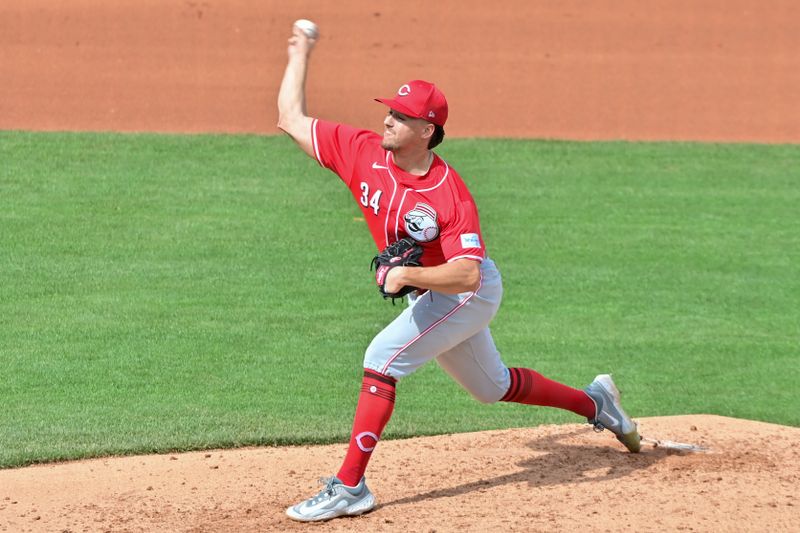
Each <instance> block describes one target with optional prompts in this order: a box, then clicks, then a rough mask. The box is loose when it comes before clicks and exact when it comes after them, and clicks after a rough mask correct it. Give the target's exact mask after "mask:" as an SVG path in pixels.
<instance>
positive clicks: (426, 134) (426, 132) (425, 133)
mask: <svg viewBox="0 0 800 533" xmlns="http://www.w3.org/2000/svg"><path fill="white" fill-rule="evenodd" d="M434 131H436V126H434V125H433V124H431V123H430V122H427V123H425V127H424V128H423V129H422V138H423V139H425V140H429V139H430V138H431V137H432V136H433V132H434Z"/></svg>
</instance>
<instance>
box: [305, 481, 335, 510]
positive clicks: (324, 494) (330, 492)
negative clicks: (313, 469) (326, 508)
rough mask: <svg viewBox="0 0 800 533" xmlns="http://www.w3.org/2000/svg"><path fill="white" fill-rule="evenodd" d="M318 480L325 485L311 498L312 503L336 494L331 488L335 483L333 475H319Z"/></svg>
mask: <svg viewBox="0 0 800 533" xmlns="http://www.w3.org/2000/svg"><path fill="white" fill-rule="evenodd" d="M319 482H320V483H321V484H322V485H325V488H324V489H322V490H321V491H320V493H319V494H317V495H316V496H314V497H313V498H312V499H311V500H312V503H311V504H312V505H314V504H316V503H319V502H321V501H322V500H324V499H331V498H332V497H333V496H335V495H336V491H335V490H334V488H333V487H334V486H335V485H336V478H335V477H321V478H319Z"/></svg>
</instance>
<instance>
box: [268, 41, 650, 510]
mask: <svg viewBox="0 0 800 533" xmlns="http://www.w3.org/2000/svg"><path fill="white" fill-rule="evenodd" d="M315 42H316V40H315V39H314V38H310V37H308V36H307V35H306V34H304V33H303V32H302V31H300V30H299V29H298V28H297V27H296V26H295V27H294V28H293V32H292V36H291V38H290V39H289V46H288V56H289V57H288V65H287V67H286V71H285V74H284V77H283V80H282V83H281V87H280V91H279V95H278V109H279V114H280V118H279V122H278V127H279V128H280V129H281V130H283V131H284V132H286V133H287V134H288V135H290V136H291V137H292V139H293V140H294V141H295V142H296V143H297V144H298V145H299V147H300V148H301V149H302V150H303V151H304V152H305V153H306V154H308V155H309V156H311V157H313V158H314V159H315V160H316V161H317V162H318V163H319V164H320V165H321V166H323V167H325V168H327V169H329V170H331V171H333V172H334V173H336V174H337V175H338V176H339V178H341V180H342V181H343V182H344V184H345V185H346V186H347V187H348V188H349V190H350V192H351V193H352V195H353V197H354V199H355V200H356V202H357V204H358V206H359V207H360V209H361V213H362V214H363V216H364V219H365V220H366V222H367V226H368V227H369V231H370V233H371V234H372V237H373V239H374V240H375V243H376V245H377V247H378V249H379V250H380V249H383V248H385V247H387V246H389V245H390V244H392V243H394V242H396V241H399V240H401V239H405V238H411V239H413V240H414V241H415V242H416V244H417V245H418V246H420V247H421V248H422V256H421V266H418V267H411V266H405V267H404V266H398V267H395V268H391V269H389V270H388V273H387V272H384V274H385V277H384V279H383V280H382V287H381V288H382V289H383V290H384V291H385V293H388V294H392V293H395V292H397V291H399V290H400V289H401V288H402V287H406V286H409V287H414V288H416V289H418V290H416V291H415V292H412V293H411V294H410V295H409V296H408V300H409V301H408V306H407V307H405V308H404V309H403V311H402V312H401V313H400V314H399V316H398V317H397V318H396V319H395V320H394V321H392V322H391V323H390V324H389V325H388V326H386V328H385V329H383V331H381V332H379V333H378V334H377V335H376V336H375V338H374V339H373V341H372V342H371V343H370V345H369V347H368V348H367V350H366V354H365V356H364V376H363V382H362V386H361V392H360V395H359V399H358V405H357V408H356V413H355V419H354V421H353V427H352V435H351V438H350V443H349V447H348V450H347V454H346V456H345V458H344V461H343V463H342V465H341V467H340V469H339V471H338V473H337V474H336V475H335V476H332V477H330V478H327V479H323V480H322V481H323V483H324V488H323V489H322V491H321V492H319V494H317V495H316V496H314V497H312V498H310V499H308V500H305V501H303V502H300V503H299V504H297V505H294V506H292V507H290V508H289V509H287V511H286V512H287V514H288V515H289V516H290V517H291V518H293V519H295V520H300V521H317V520H328V519H331V518H335V517H338V516H352V515H359V514H362V513H365V512H367V511H370V510H371V509H373V508H374V507H375V497H374V496H373V494H372V492H371V491H370V490H369V488H367V485H366V481H365V478H364V471H365V470H366V467H367V462H368V461H369V459H370V456H371V454H372V452H373V450H374V449H375V447H376V445H377V443H378V441H379V440H380V437H381V433H382V432H383V429H384V427H385V426H386V424H387V423H388V421H389V418H390V417H391V415H392V410H393V408H394V402H395V390H396V385H397V382H398V381H399V380H401V379H402V378H404V377H405V376H408V375H409V374H411V373H412V372H414V371H415V370H417V369H418V368H419V367H420V366H422V365H423V364H425V363H427V362H428V361H430V360H432V359H435V360H436V361H437V363H438V364H439V365H440V366H441V367H442V369H443V370H444V371H445V372H447V373H448V374H449V375H450V376H451V377H452V378H453V379H455V380H456V381H457V382H458V383H459V384H460V385H461V386H462V387H464V388H465V389H466V390H467V391H469V393H470V394H471V395H472V396H473V397H475V398H476V399H477V400H478V401H480V402H484V403H493V402H498V401H501V402H516V403H524V404H529V405H542V406H550V407H557V408H560V409H567V410H569V411H572V412H574V413H576V414H578V415H580V416H582V417H585V418H586V419H587V420H588V422H589V423H590V424H593V425H594V426H595V428H596V429H598V430H599V431H602V430H603V429H608V430H610V431H611V432H613V433H614V434H615V435H616V437H617V439H619V440H620V441H621V442H622V443H623V444H624V445H625V446H626V447H627V448H628V450H630V451H631V452H637V451H639V445H640V438H639V434H638V432H637V428H636V424H635V423H634V422H633V421H632V420H631V419H630V417H628V415H627V414H625V412H624V411H623V409H622V407H621V405H620V397H619V392H618V391H617V388H616V387H615V385H614V383H613V381H612V380H611V377H610V376H609V375H607V374H603V375H600V376H597V378H595V380H594V381H593V382H592V383H591V384H590V385H589V386H588V387H587V388H586V389H585V390H579V389H574V388H572V387H568V386H566V385H563V384H561V383H557V382H555V381H552V380H550V379H547V378H546V377H544V376H542V375H541V374H539V373H537V372H535V371H533V370H530V369H527V368H508V367H506V365H505V364H504V363H503V361H502V360H501V358H500V354H499V353H498V351H497V348H495V344H494V342H493V340H492V336H491V333H490V332H489V322H490V321H491V320H492V318H493V317H494V315H495V313H496V312H497V309H498V307H499V305H500V299H501V296H502V293H503V286H502V281H501V278H500V273H499V272H498V270H497V267H496V266H495V264H494V262H493V261H492V260H491V259H490V258H489V257H488V256H487V253H486V243H485V242H484V239H483V235H482V233H481V227H480V223H479V219H478V211H477V209H476V207H475V202H474V201H473V198H472V195H471V194H470V192H469V190H468V189H467V187H466V186H465V185H464V182H463V181H462V180H461V177H460V176H459V175H458V173H457V172H456V171H455V170H454V169H453V168H452V167H451V166H450V165H449V164H448V163H447V162H446V161H445V160H443V159H442V158H441V157H439V156H438V155H436V154H435V153H434V152H433V151H432V149H433V148H434V147H435V146H437V145H438V144H439V143H441V142H442V139H443V138H444V125H445V123H446V121H447V114H448V107H447V101H446V99H445V96H444V94H443V93H442V91H441V90H439V88H438V87H436V86H435V85H433V84H432V83H429V82H427V81H422V80H413V81H409V82H408V83H405V84H403V85H402V86H401V87H400V88H399V89H398V90H397V93H396V94H395V95H394V96H393V97H391V98H381V99H377V100H378V101H380V102H382V103H383V104H385V105H386V106H387V107H388V113H387V114H386V117H385V119H384V121H383V134H382V135H379V134H377V133H373V132H371V131H365V130H360V129H356V128H353V127H350V126H346V125H343V124H336V123H333V122H327V121H324V120H319V119H315V118H311V117H309V116H307V115H306V112H305V78H306V70H307V66H308V60H309V56H310V54H311V51H312V49H313V47H314V45H315ZM379 283H381V280H379Z"/></svg>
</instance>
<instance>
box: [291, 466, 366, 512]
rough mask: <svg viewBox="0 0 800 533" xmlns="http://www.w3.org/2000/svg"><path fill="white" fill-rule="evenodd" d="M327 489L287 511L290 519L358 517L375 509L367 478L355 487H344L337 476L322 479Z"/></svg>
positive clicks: (363, 478) (321, 481)
mask: <svg viewBox="0 0 800 533" xmlns="http://www.w3.org/2000/svg"><path fill="white" fill-rule="evenodd" d="M319 481H320V483H322V484H323V485H325V488H324V489H322V491H320V493H319V494H317V495H316V496H314V497H313V498H309V499H308V500H306V501H304V502H300V503H298V504H297V505H295V506H293V507H289V508H288V509H286V514H287V515H289V518H292V519H294V520H299V521H301V522H317V521H322V520H330V519H331V518H336V517H337V516H356V515H360V514H364V513H366V512H367V511H371V510H372V509H373V508H374V507H375V496H373V495H372V492H370V490H369V488H367V483H366V478H365V477H362V478H361V481H360V482H359V483H358V485H356V486H355V487H348V486H346V485H344V484H343V483H342V482H341V481H339V478H337V477H336V476H333V477H329V478H320V480H319Z"/></svg>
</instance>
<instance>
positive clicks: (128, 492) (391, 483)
mask: <svg viewBox="0 0 800 533" xmlns="http://www.w3.org/2000/svg"><path fill="white" fill-rule="evenodd" d="M639 426H640V429H641V432H642V434H643V435H644V436H645V437H649V438H651V439H656V440H661V441H665V440H669V441H675V442H680V443H688V444H693V445H697V446H702V447H704V448H706V449H707V451H704V452H689V451H682V450H679V449H673V448H668V447H664V446H653V445H652V444H647V445H645V447H644V448H643V451H642V453H640V454H630V453H627V452H626V451H625V449H624V448H623V447H622V446H621V445H620V444H619V443H617V442H616V440H614V439H613V437H612V436H611V435H610V434H609V433H608V432H604V433H601V434H596V433H594V432H593V431H592V429H591V428H590V427H589V426H587V425H564V426H541V427H536V428H528V429H513V430H504V431H489V432H481V433H468V434H459V435H444V436H438V437H422V438H414V439H408V440H396V441H384V442H381V443H380V445H379V448H378V450H377V451H376V454H375V457H374V458H373V460H372V462H371V463H370V468H369V471H368V480H369V485H370V487H371V489H372V491H373V492H374V493H375V495H376V497H377V498H378V507H377V508H376V509H375V510H374V511H372V512H371V513H369V514H367V515H364V516H361V517H356V518H340V519H336V520H332V521H329V522H325V523H322V524H315V525H314V526H313V530H314V531H315V532H323V531H409V532H411V531H414V532H416V531H420V532H432V531H436V532H443V531H461V532H464V531H475V532H479V531H480V532H485V531H545V530H547V531H554V530H561V531H568V530H573V531H582V530H586V529H587V528H588V529H591V530H593V531H620V530H627V531H634V530H635V531H677V530H684V531H715V532H716V531H791V530H793V529H794V528H795V527H796V525H797V517H798V507H797V506H798V503H797V486H798V484H800V446H799V445H800V428H792V427H785V426H777V425H773V424H765V423H760V422H749V421H745V420H737V419H732V418H724V417H719V416H705V415H690V416H677V417H662V418H644V419H641V420H639ZM344 451H345V447H344V445H331V446H304V447H295V448H249V449H239V450H230V451H206V452H193V453H185V454H173V455H158V456H142V457H122V458H108V459H97V460H90V461H81V462H74V463H63V464H53V465H39V466H32V467H27V468H21V469H16V470H5V471H0V531H14V532H24V531H48V532H52V531H58V532H83V531H112V532H122V531H132V532H133V531H164V532H167V531H169V532H177V531H182V532H208V531H219V532H223V531H225V532H229V531H237V532H240V531H241V532H248V531H300V530H303V531H307V530H309V528H310V526H309V525H307V524H300V523H297V522H292V521H291V520H290V519H289V518H288V517H286V516H285V515H284V510H285V508H286V507H288V506H289V505H292V504H294V503H296V502H297V501H299V500H301V499H304V498H307V497H310V496H311V495H313V493H315V492H316V491H317V490H318V489H319V486H318V485H317V484H316V480H317V478H318V477H320V476H322V475H331V474H332V473H335V472H334V471H335V469H336V468H338V466H339V462H340V460H341V458H342V457H343V454H344Z"/></svg>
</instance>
